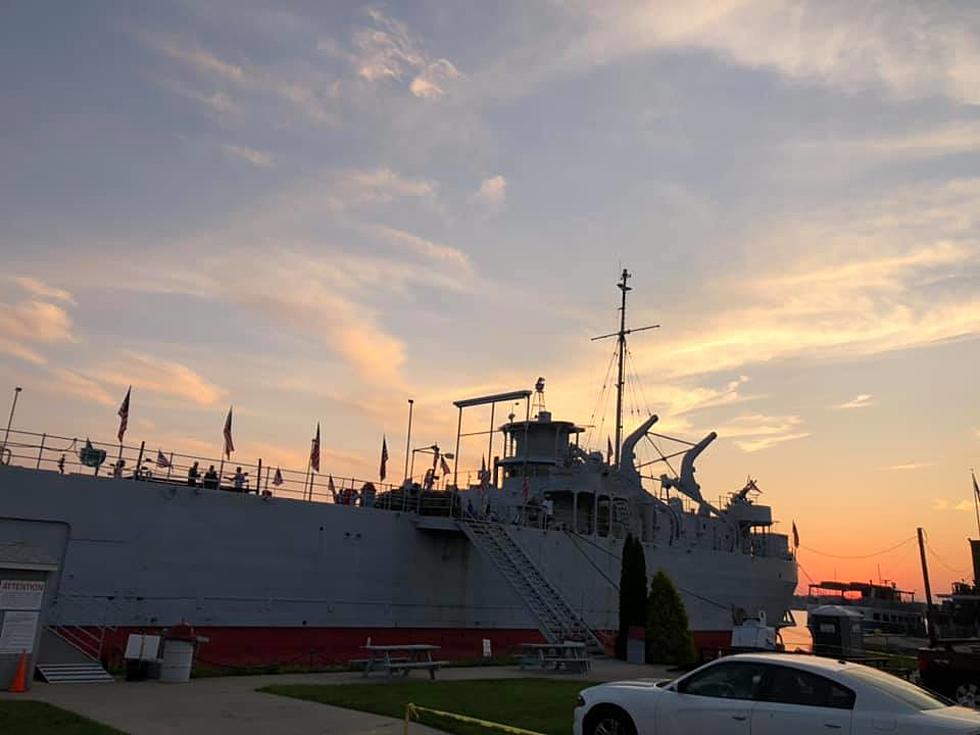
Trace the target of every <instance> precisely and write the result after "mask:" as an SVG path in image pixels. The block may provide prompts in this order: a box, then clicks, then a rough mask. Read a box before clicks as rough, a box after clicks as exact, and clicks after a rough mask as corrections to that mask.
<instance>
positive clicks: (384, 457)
mask: <svg viewBox="0 0 980 735" xmlns="http://www.w3.org/2000/svg"><path fill="white" fill-rule="evenodd" d="M387 467H388V439H387V437H385V436H384V435H383V434H382V436H381V467H379V468H378V476H379V477H380V478H381V481H382V482H384V479H385V472H386V470H387Z"/></svg>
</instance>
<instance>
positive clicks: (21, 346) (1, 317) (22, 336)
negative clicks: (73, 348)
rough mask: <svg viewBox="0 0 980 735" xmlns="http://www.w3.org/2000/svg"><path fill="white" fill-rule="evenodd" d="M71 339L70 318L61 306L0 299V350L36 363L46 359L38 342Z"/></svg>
mask: <svg viewBox="0 0 980 735" xmlns="http://www.w3.org/2000/svg"><path fill="white" fill-rule="evenodd" d="M73 341H75V336H74V335H73V334H72V323H71V317H69V316H68V312H67V311H65V310H64V309H63V308H62V307H61V306H59V305H57V304H51V303H48V302H46V301H38V300H35V299H27V300H24V301H18V302H15V303H12V304H10V303H2V302H0V353H6V354H8V355H13V356H14V357H18V358H20V359H22V360H25V361H27V362H31V363H34V364H37V365H40V364H43V363H45V362H46V358H45V357H44V356H43V355H42V354H41V353H40V352H38V351H37V346H38V345H41V344H54V343H57V342H73Z"/></svg>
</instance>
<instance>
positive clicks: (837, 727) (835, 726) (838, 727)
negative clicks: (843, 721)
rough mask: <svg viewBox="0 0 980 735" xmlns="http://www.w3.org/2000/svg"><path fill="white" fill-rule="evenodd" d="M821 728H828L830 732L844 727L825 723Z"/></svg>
mask: <svg viewBox="0 0 980 735" xmlns="http://www.w3.org/2000/svg"><path fill="white" fill-rule="evenodd" d="M823 726H824V727H829V728H830V729H831V730H840V729H841V728H842V727H844V726H843V725H836V724H834V723H833V722H825V723H823Z"/></svg>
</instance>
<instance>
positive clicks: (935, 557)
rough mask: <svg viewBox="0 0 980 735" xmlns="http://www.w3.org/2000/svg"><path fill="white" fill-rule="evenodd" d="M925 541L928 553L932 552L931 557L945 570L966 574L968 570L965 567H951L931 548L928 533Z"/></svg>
mask: <svg viewBox="0 0 980 735" xmlns="http://www.w3.org/2000/svg"><path fill="white" fill-rule="evenodd" d="M925 541H926V548H927V549H928V550H929V553H930V554H932V556H933V558H934V559H935V560H936V561H938V562H939V565H940V566H942V567H945V568H946V569H947V570H949V571H951V572H953V573H954V574H968V570H966V569H956V568H955V567H952V566H950V565H949V564H947V563H946V561H945V560H944V559H943V558H942V557H941V556H940V555H939V554H937V553H936V550H935V549H934V548H932V546H931V545H930V544H929V537H928V535H927V536H926V539H925Z"/></svg>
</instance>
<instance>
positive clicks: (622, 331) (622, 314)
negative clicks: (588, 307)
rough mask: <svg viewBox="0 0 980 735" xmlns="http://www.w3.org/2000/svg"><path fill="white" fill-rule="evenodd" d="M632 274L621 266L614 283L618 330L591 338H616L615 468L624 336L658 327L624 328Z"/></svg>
mask: <svg viewBox="0 0 980 735" xmlns="http://www.w3.org/2000/svg"><path fill="white" fill-rule="evenodd" d="M632 276H633V274H632V273H630V272H629V271H628V270H626V269H625V268H623V273H622V275H621V276H620V278H621V280H620V281H619V283H617V284H616V288H618V289H619V290H620V291H622V293H623V295H622V301H621V304H620V307H619V331H618V332H610V333H609V334H603V335H600V336H598V337H593V338H592V340H591V341H592V342H595V341H597V340H600V339H609V338H610V337H616V338H617V346H616V351H617V354H618V357H619V373H618V375H617V379H616V446H615V448H614V451H615V466H616V467H617V468H618V467H619V452H620V448H621V447H622V445H623V386H624V385H625V381H624V379H623V369H624V365H625V361H626V336H627V335H629V334H632V333H633V332H645V331H646V330H648V329H658V328H659V327H660V325H659V324H650V325H648V326H646V327H636V328H635V329H627V328H626V293H627V292H628V291H632V290H633V289H632V288H631V287H630V286H629V285H628V281H629V279H630V278H632Z"/></svg>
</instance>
